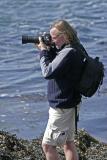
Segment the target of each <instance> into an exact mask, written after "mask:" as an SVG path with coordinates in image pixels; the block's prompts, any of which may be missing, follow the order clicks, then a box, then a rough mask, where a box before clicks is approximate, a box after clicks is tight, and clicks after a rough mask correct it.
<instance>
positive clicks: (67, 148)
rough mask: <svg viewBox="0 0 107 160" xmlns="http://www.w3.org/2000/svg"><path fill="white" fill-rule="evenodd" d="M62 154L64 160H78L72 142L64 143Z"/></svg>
mask: <svg viewBox="0 0 107 160" xmlns="http://www.w3.org/2000/svg"><path fill="white" fill-rule="evenodd" d="M64 153H65V157H66V160H78V155H77V151H76V147H75V144H74V142H73V141H72V142H70V141H68V142H66V144H65V145H64Z"/></svg>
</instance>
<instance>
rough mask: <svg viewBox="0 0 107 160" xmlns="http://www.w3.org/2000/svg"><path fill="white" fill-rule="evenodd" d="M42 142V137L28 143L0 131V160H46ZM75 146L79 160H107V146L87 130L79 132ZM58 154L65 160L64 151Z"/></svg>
mask: <svg viewBox="0 0 107 160" xmlns="http://www.w3.org/2000/svg"><path fill="white" fill-rule="evenodd" d="M41 141H42V137H41V138H38V139H33V140H31V141H28V140H23V139H18V138H17V137H16V135H11V134H9V133H8V132H4V131H0V160H45V155H44V153H43V151H42V148H41ZM75 144H76V146H77V149H78V153H79V160H92V159H97V160H105V159H106V158H107V144H104V143H100V142H99V141H97V140H96V139H95V138H93V137H92V136H90V135H89V134H88V133H87V132H86V131H85V130H78V134H77V135H76V137H75ZM58 152H59V154H60V157H61V160H64V159H65V158H64V153H63V150H62V149H61V148H58Z"/></svg>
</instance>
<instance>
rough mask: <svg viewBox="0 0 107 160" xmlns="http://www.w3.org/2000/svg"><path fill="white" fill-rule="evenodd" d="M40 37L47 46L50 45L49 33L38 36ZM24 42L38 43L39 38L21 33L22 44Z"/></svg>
mask: <svg viewBox="0 0 107 160" xmlns="http://www.w3.org/2000/svg"><path fill="white" fill-rule="evenodd" d="M40 37H41V38H42V41H43V42H44V43H45V44H46V45H47V46H51V44H52V39H51V35H50V34H49V33H44V34H43V35H42V36H40ZM26 43H35V44H39V38H38V37H34V36H27V35H22V44H26Z"/></svg>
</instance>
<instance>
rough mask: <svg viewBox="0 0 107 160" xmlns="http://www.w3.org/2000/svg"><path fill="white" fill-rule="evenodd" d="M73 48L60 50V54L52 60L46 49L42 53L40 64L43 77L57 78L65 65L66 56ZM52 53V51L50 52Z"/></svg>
mask: <svg viewBox="0 0 107 160" xmlns="http://www.w3.org/2000/svg"><path fill="white" fill-rule="evenodd" d="M71 50H72V48H65V49H63V50H61V51H60V52H59V54H58V55H57V56H56V57H55V58H54V59H53V60H52V61H51V60H50V58H49V53H48V51H46V50H43V51H41V53H40V66H41V70H42V74H43V77H44V78H46V79H52V78H55V77H56V76H57V75H58V73H59V71H60V70H61V69H62V68H63V66H64V65H65V60H66V57H67V56H68V55H69V53H70V51H71ZM50 54H51V53H50Z"/></svg>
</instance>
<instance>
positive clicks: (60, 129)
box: [42, 106, 79, 146]
mask: <svg viewBox="0 0 107 160" xmlns="http://www.w3.org/2000/svg"><path fill="white" fill-rule="evenodd" d="M78 111H79V106H78ZM74 133H75V108H69V109H59V108H51V107H50V109H49V119H48V124H47V127H46V130H45V133H44V137H43V141H42V143H43V144H49V145H52V146H62V145H64V144H65V143H66V141H73V140H74Z"/></svg>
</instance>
